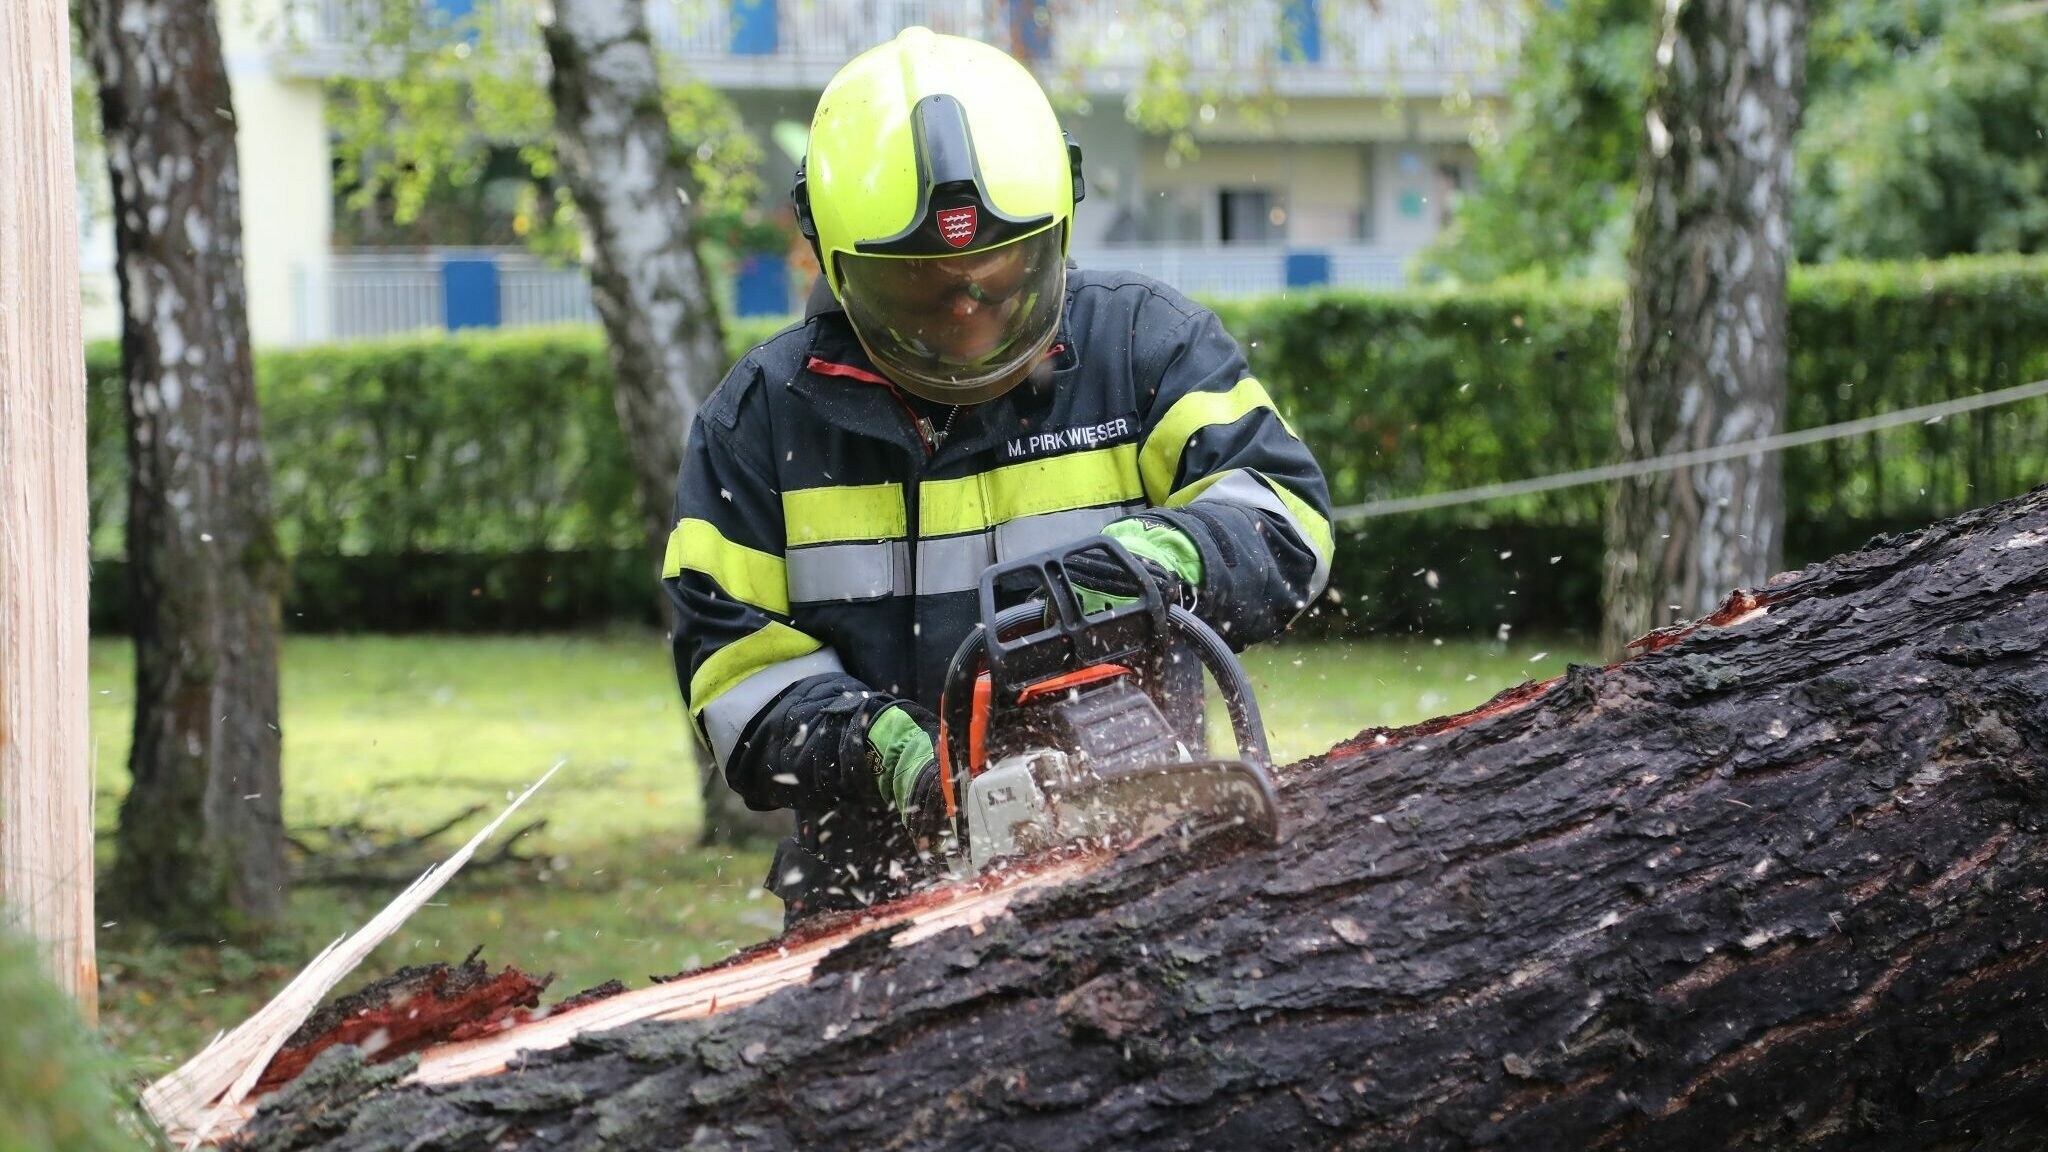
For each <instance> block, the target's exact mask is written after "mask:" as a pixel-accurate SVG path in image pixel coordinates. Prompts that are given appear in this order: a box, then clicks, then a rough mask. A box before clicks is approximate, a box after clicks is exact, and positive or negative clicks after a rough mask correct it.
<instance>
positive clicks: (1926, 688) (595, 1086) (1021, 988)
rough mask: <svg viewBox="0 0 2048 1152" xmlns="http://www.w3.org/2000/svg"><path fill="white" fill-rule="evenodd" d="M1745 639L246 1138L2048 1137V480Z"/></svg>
mask: <svg viewBox="0 0 2048 1152" xmlns="http://www.w3.org/2000/svg"><path fill="white" fill-rule="evenodd" d="M1711 623H1714V624H1717V625H1719V626H1718V627H1703V628H1701V629H1699V630H1698V631H1696V632H1694V633H1692V634H1691V635H1686V636H1682V637H1681V636H1676V635H1666V636H1662V637H1658V638H1657V640H1656V641H1655V642H1654V643H1653V644H1652V645H1650V646H1649V647H1651V648H1652V650H1651V651H1648V652H1646V653H1644V654H1642V655H1639V656H1637V657H1636V658H1634V659H1632V660H1629V661H1627V662H1625V663H1623V664H1619V665H1616V666H1614V667H1611V668H1607V669H1604V670H1603V669H1599V668H1590V667H1578V668H1573V669H1572V670H1571V671H1570V672H1569V673H1568V674H1567V675H1565V676H1564V677H1562V678H1560V679H1559V680H1557V681H1554V682H1552V683H1551V684H1549V685H1548V686H1545V687H1542V688H1540V689H1534V688H1532V689H1529V690H1526V691H1523V692H1521V693H1519V694H1509V695H1507V696H1504V697H1503V698H1502V699H1501V700H1498V701H1496V702H1495V704H1494V705H1492V706H1490V707H1489V708H1487V709H1482V710H1480V711H1479V712H1478V713H1474V714H1472V715H1471V716H1469V717H1466V718H1462V722H1438V723H1436V724H1433V725H1425V726H1422V727H1420V728H1416V729H1410V730H1406V731H1402V732H1391V733H1390V732H1378V733H1372V732H1369V733H1366V734H1364V735H1363V736H1361V738H1360V739H1359V740H1357V741H1354V742H1352V743H1349V744H1346V745H1344V746H1341V747H1339V748H1338V749H1336V750H1334V751H1332V752H1331V753H1330V754H1329V755H1328V756H1326V757H1324V758H1322V759H1320V760H1315V761H1309V762H1305V763H1303V764H1300V765H1297V766H1295V767H1293V768H1292V769H1289V770H1287V771H1285V772H1284V773H1283V780H1282V783H1283V797H1284V803H1285V808H1286V818H1287V826H1288V830H1289V837H1288V839H1287V840H1286V841H1285V842H1284V843H1282V844H1281V845H1280V846H1278V847H1276V848H1272V849H1258V848H1251V847H1247V846H1245V845H1243V844H1241V843H1229V842H1227V841H1224V840H1210V841H1206V842H1203V843H1200V844H1197V845H1194V846H1193V847H1191V848H1190V847H1188V846H1185V845H1181V844H1177V843H1168V842H1153V843H1150V844H1147V845H1144V846H1141V847H1140V848H1138V849H1137V850H1135V851H1133V852H1131V853H1129V854H1127V855H1125V856H1124V857H1123V858H1121V859H1118V860H1114V861H1110V862H1107V863H1105V864H1103V865H1101V866H1100V867H1096V868H1094V869H1093V870H1086V871H1082V870H1077V875H1075V876H1074V878H1072V879H1068V880H1066V882H1064V883H1062V884H1059V885H1057V886H1044V887H1040V888H1039V889H1037V890H1036V891H1033V892H1029V893H1025V894H1021V895H1018V896H1016V897H1015V899H1013V900H1011V901H1010V902H1009V904H1008V907H1007V909H1006V910H1003V911H1002V912H1001V913H1000V914H997V915H993V916H991V917H989V918H987V919H984V920H982V921H981V922H979V923H978V924H975V925H973V926H971V927H958V928H950V929H945V930H941V931H937V932H936V933H930V934H918V935H920V936H921V937H922V938H920V939H918V940H917V941H916V942H914V943H904V942H903V941H902V940H901V939H900V938H898V939H895V940H891V939H890V934H892V933H899V932H900V930H901V929H902V928H903V923H902V922H901V921H898V922H896V923H895V924H893V925H891V926H889V927H885V928H883V929H880V930H879V931H872V932H869V933H868V934H867V935H865V936H863V937H861V938H859V939H857V940H855V941H853V942H852V943H851V944H850V945H846V946H842V947H841V949H840V951H838V952H835V953H832V954H829V955H826V956H825V957H824V959H823V962H822V963H819V964H817V965H816V966H815V967H814V968H813V967H806V968H805V970H804V973H803V977H802V980H801V982H800V983H792V984H791V985H790V986H787V987H783V988H781V990H780V991H778V992H776V993H775V994H773V995H770V996H767V997H766V998H764V999H759V1000H757V1001H755V1002H753V1003H751V1004H748V1005H746V1006H744V1007H739V1008H735V1009H732V1010H729V1011H723V1012H718V1013H717V1014H715V1015H711V1016H709V1017H708V1018H705V1019H698V1020H691V1021H687V1022H680V1023H675V1022H663V1023H645V1024H639V1025H634V1026H631V1027H624V1028H618V1029H615V1030H610V1031H603V1032H596V1033H585V1034H583V1035H581V1036H578V1037H576V1038H575V1039H574V1040H573V1042H570V1043H568V1044H566V1045H565V1046H560V1047H556V1048H553V1049H551V1050H548V1051H541V1052H535V1053H531V1054H529V1055H528V1056H527V1057H526V1058H525V1059H524V1060H522V1061H520V1062H518V1063H516V1064H515V1065H514V1066H513V1067H512V1068H511V1069H510V1070H509V1071H503V1072H498V1073H497V1074H493V1075H485V1076H480V1077H478V1078H475V1079H470V1080H467V1081H463V1082H458V1083H447V1084H421V1083H410V1084H404V1085H400V1084H399V1083H397V1080H398V1078H399V1075H400V1073H401V1072H403V1071H404V1068H403V1066H398V1065H393V1066H385V1067H382V1068H379V1067H371V1066H365V1065H363V1064H362V1063H361V1062H360V1060H359V1059H358V1060H356V1061H355V1062H353V1063H351V1062H349V1061H348V1060H347V1059H344V1058H342V1056H341V1054H340V1053H330V1054H328V1055H327V1056H325V1057H323V1058H322V1059H321V1060H320V1061H319V1062H317V1063H315V1064H314V1066H313V1068H312V1070H311V1071H309V1072H308V1073H307V1074H306V1075H305V1076H304V1077H302V1078H301V1079H300V1081H299V1082H298V1083H297V1084H296V1085H294V1086H293V1087H292V1088H290V1089H287V1090H286V1091H285V1092H284V1093H283V1094H282V1095H281V1096H280V1097H279V1098H278V1099H277V1100H276V1102H275V1103H274V1104H273V1105H272V1106H271V1107H269V1108H266V1109H265V1110H264V1111H263V1112H262V1113H260V1114H259V1115H258V1116H257V1117H256V1118H255V1119H254V1120H253V1121H252V1122H251V1123H250V1125H249V1126H248V1127H247V1128H246V1130H245V1132H244V1135H243V1144H242V1146H243V1147H246V1148H248V1149H251V1150H263V1152H271V1150H283V1149H299V1148H315V1147H331V1148H344V1147H345V1148H348V1149H353V1150H362V1149H398V1148H406V1149H469V1148H475V1149H485V1148H492V1149H495V1148H510V1147H533V1148H557V1147H560V1148H597V1147H604V1148H608V1149H633V1148H679V1147H691V1148H733V1149H738V1148H762V1149H796V1148H805V1149H810V1148H839V1147H899V1148H934V1147H976V1148H1061V1149H1088V1148H1134V1147H1163V1148H1277V1147H1285V1148H1295V1147H1303V1146H1356V1147H1368V1146H1370V1147H1405V1148H1468V1147H1501V1148H1516V1149H1528V1148H1560V1149H1563V1148H1570V1149H1580V1148H1612V1149H1631V1148H1645V1149H1652V1148H1653V1149H1659V1150H1670V1149H1689V1148H1713V1149H1721V1148H1729V1147H1737V1146H1753V1145H1766V1146H1774V1147H1782V1146H1790V1145H1799V1146H1802V1147H1812V1148H1856V1147H1884V1148H1941V1147H1961V1146H1969V1147H1978V1148H1982V1147H2032V1146H2036V1145H2037V1144H2038V1141H2039V1140H2040V1131H2041V1130H2042V1129H2041V1125H2042V1124H2043V1122H2044V1120H2048V1102H2044V1101H2048V915H2044V913H2043V904H2042V896H2043V890H2044V888H2048V834H2044V815H2048V489H2037V490H2036V491H2035V492H2033V493H2032V494H2030V495H2028V496H2026V497H2023V498H2021V499H2019V500H2015V501H2010V502H2007V503H2005V504H2002V505H1998V506H1995V507H1992V508H1988V509H1983V510H1980V511H1977V512H1973V513H1970V514H1967V515H1965V516H1962V517H1959V518H1957V519H1956V520H1953V521H1949V522H1946V523H1943V524H1940V525H1937V526H1935V527H1933V528H1930V529H1927V530H1924V531H1922V532H1918V533H1914V534H1910V535H1906V536H1901V537H1894V538H1888V539H1885V540H1881V541H1877V542H1874V543H1873V544H1872V545H1871V546H1870V547H1868V548H1866V549H1865V550H1864V551H1861V552H1858V553H1855V554H1852V555H1849V556H1846V557H1842V558H1839V559H1837V560H1835V561H1832V562H1829V563H1827V564H1822V565H1818V566H1816V567H1814V568H1812V569H1809V570H1807V571H1806V572H1804V573H1801V574H1798V575H1796V576H1794V577H1792V578H1790V579H1785V580H1781V581H1780V582H1777V583H1775V584H1774V585H1773V586H1771V587H1769V588H1766V589H1761V590H1757V591H1755V592H1754V593H1751V594H1749V595H1747V596H1738V597H1736V598H1732V599H1731V603H1730V606H1729V607H1728V608H1727V609H1726V610H1724V612H1723V613H1721V614H1720V615H1719V617H1718V618H1717V619H1715V620H1713V621H1711ZM901 935H911V933H908V932H901ZM775 959H776V958H775V956H774V954H773V953H772V952H771V953H769V954H767V955H766V956H764V957H763V958H761V959H759V960H756V961H754V963H755V964H769V963H773V962H774V961H775ZM742 967H744V966H742ZM629 995H632V994H629ZM620 999H621V998H618V997H614V998H613V999H611V1000H608V1001H605V1002H603V1004H604V1005H616V1004H618V1003H619V1002H620ZM598 1007H599V1008H601V1007H603V1005H600V1006H598ZM597 1010H598V1009H597V1008H592V1009H586V1010H585V1011H591V1012H595V1011H597ZM572 1018H573V1017H572ZM565 1019H567V1018H565ZM563 1022H564V1021H553V1023H557V1024H560V1023H563ZM342 1051H343V1052H345V1051H346V1050H342ZM431 1058H432V1053H429V1055H428V1059H430V1060H431Z"/></svg>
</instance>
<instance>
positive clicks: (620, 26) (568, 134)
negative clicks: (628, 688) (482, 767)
mask: <svg viewBox="0 0 2048 1152" xmlns="http://www.w3.org/2000/svg"><path fill="white" fill-rule="evenodd" d="M542 33H543V38H544V39H545V40H546V42H547V50H548V59H549V61H550V63H551V64H552V65H553V70H552V72H551V78H550V80H549V82H548V94H549V95H550V96H551V97H552V98H553V100H554V107H555V150H556V153H557V155H558V156H559V157H560V158H561V162H562V173H563V176H564V177H565V179H566V180H567V182H568V185H569V190H570V192H571V194H572V195H574V196H575V198H576V211H577V214H578V215H579V216H580V217H582V220H583V227H584V235H585V237H586V238H587V239H588V241H589V247H590V257H591V258H590V287H591V297H592V300H593V301H594V302H595V303H596V305H597V314H598V317H599V318H600V319H601V320H602V321H603V322H604V330H605V337H606V345H607V347H608V349H609V351H610V354H611V363H612V375H613V378H614V379H615V381H616V392H615V393H614V395H615V397H616V400H617V402H618V409H619V426H620V428H621V429H622V430H623V431H624V433H625V438H626V445H627V450H628V452H629V453H630V455H631V456H632V462H633V477H634V487H635V489H636V491H637V493H638V495H639V499H640V508H641V513H642V517H643V523H644V525H645V528H646V532H647V540H648V546H649V551H650V553H651V554H652V556H654V557H655V558H656V560H657V562H658V560H659V558H660V557H661V555H662V553H663V551H664V549H665V547H666V545H667V543H668V536H669V531H670V529H671V528H673V527H674V523H673V521H672V519H671V516H670V513H671V509H672V508H673V507H674V504H675V495H676V477H677V476H678V475H679V474H680V473H681V472H682V461H683V442H684V438H685V437H686V436H687V435H688V433H689V428H690V421H691V420H692V419H693V418H694V417H695V416H696V414H697V407H698V405H699V404H701V403H702V402H703V400H704V399H705V398H706V397H708V396H710V395H711V390H712V389H713V388H715V387H717V385H718V381H719V378H720V377H721V376H723V375H724V374H725V364H726V355H725V340H724V335H723V329H722V327H721V325H720V323H719V316H718V308H717V304H716V303H715V301H714V299H713V297H712V294H711V281H710V279H709V278H708V277H707V275H706V273H705V269H704V264H703V262H702V261H701V260H699V259H698V258H697V241H696V237H695V235H694V234H693V232H692V217H691V208H690V202H689V198H688V196H687V194H686V193H687V190H688V189H689V185H690V180H689V176H688V164H687V162H686V161H685V160H684V159H683V158H682V157H679V156H677V155H675V144H674V139H673V137H672V136H671V134H670V132H669V126H668V119H667V117H666V116H665V115H663V112H662V102H661V78H660V72H659V69H658V67H657V65H656V62H655V58H654V47H653V43H652V41H651V40H649V39H648V35H647V12H646V5H645V4H643V3H639V2H637V0H557V2H556V3H555V5H554V19H553V20H552V21H551V22H548V23H545V24H544V25H543V26H542ZM648 587H649V589H650V595H652V594H654V593H653V591H652V590H653V587H654V585H653V582H652V580H651V579H650V581H649V585H648ZM692 747H693V748H695V749H696V753H695V755H696V760H697V772H698V779H699V781H700V782H701V783H702V785H703V797H704V837H705V840H706V841H707V842H711V843H738V842H743V841H749V840H767V839H772V838H775V837H779V836H781V835H783V834H784V833H785V832H787V831H788V829H787V828H786V827H785V825H787V824H788V822H789V821H788V817H787V816H786V815H784V814H771V813H759V812H753V811H750V810H748V808H747V806H746V805H745V804H744V803H742V802H741V801H740V798H739V796H738V794H737V793H735V792H733V790H732V789H731V788H728V787H726V785H725V782H724V781H723V780H722V779H721V778H720V776H719V773H718V769H717V768H716V766H715V765H713V763H712V762H711V758H710V754H709V752H708V751H707V750H705V749H704V748H703V747H702V746H701V744H698V743H693V745H692Z"/></svg>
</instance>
